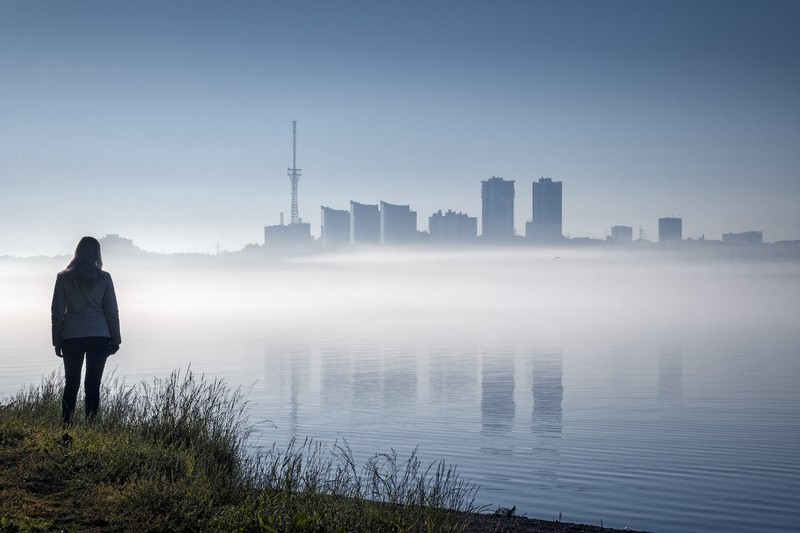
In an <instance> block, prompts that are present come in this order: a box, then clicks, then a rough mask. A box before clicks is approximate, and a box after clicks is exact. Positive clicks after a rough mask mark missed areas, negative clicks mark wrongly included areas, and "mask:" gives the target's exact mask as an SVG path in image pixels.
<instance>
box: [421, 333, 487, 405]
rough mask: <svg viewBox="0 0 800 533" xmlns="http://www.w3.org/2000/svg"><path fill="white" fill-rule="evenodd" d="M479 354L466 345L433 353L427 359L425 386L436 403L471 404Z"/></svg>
mask: <svg viewBox="0 0 800 533" xmlns="http://www.w3.org/2000/svg"><path fill="white" fill-rule="evenodd" d="M477 377H478V352H477V351H476V350H475V349H472V348H470V347H467V346H463V347H462V346H459V345H456V346H452V347H449V348H440V349H437V350H434V351H432V352H431V354H430V358H429V370H428V384H429V388H430V394H431V399H432V400H433V401H434V402H435V403H437V404H443V405H451V404H456V405H457V404H461V405H465V404H471V403H472V402H473V401H475V400H476V399H477V396H478V379H477Z"/></svg>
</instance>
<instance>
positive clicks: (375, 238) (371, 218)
mask: <svg viewBox="0 0 800 533" xmlns="http://www.w3.org/2000/svg"><path fill="white" fill-rule="evenodd" d="M380 242H381V215H380V211H378V205H377V204H374V205H373V204H360V203H358V202H353V201H352V200H351V201H350V244H378V243H380Z"/></svg>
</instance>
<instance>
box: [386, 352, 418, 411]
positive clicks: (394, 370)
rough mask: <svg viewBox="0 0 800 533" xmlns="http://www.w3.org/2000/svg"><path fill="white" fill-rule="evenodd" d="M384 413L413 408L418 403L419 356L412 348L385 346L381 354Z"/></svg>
mask: <svg viewBox="0 0 800 533" xmlns="http://www.w3.org/2000/svg"><path fill="white" fill-rule="evenodd" d="M381 356H382V360H383V365H382V366H383V368H382V374H383V375H382V384H383V390H382V400H383V409H384V411H392V410H396V409H402V410H407V409H411V408H413V406H414V404H415V403H416V401H417V356H416V349H415V348H414V347H412V346H403V345H390V346H385V347H384V348H383V350H382V353H381Z"/></svg>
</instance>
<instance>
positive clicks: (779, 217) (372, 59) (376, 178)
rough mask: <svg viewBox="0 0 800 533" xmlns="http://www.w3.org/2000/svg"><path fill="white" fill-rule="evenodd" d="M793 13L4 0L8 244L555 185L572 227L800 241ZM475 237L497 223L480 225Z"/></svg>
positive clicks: (252, 228) (195, 233)
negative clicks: (294, 195)
mask: <svg viewBox="0 0 800 533" xmlns="http://www.w3.org/2000/svg"><path fill="white" fill-rule="evenodd" d="M798 20H800V5H798V4H797V3H792V2H771V1H768V2H759V3H754V2H738V1H724V2H717V1H704V2H682V1H677V2H669V3H641V2H628V1H618V2H604V3H597V2H584V1H576V2H504V3H501V4H496V3H490V2H474V1H469V2H457V3H448V2H442V3H435V4H430V3H424V2H403V3H401V4H386V3H377V4H376V3H372V2H361V1H346V2H337V3H334V4H331V3H325V2H298V3H278V4H275V3H268V4H264V3H260V2H227V3H217V2H169V3H158V2H135V3H118V2H116V3H107V2H94V1H91V2H85V1H79V2H70V3H68V4H64V3H62V2H53V1H42V2H3V3H2V4H0V111H1V112H2V116H3V121H2V124H0V183H2V193H0V254H3V253H7V254H11V255H20V256H29V255H38V254H45V255H52V254H57V253H69V251H71V249H72V247H74V244H75V242H77V239H78V238H80V237H81V236H83V235H86V234H88V235H96V236H103V235H105V234H107V233H117V234H120V235H122V236H124V237H127V238H130V239H133V240H134V242H135V243H136V244H137V245H139V246H140V247H142V248H143V249H146V250H150V251H158V252H162V251H163V252H183V251H196V252H209V253H211V252H214V251H215V250H216V247H217V244H219V246H220V249H222V250H239V249H241V248H242V247H243V246H244V245H245V244H248V243H261V242H263V227H264V226H265V225H272V224H277V223H278V221H279V214H280V213H281V212H284V213H285V216H286V218H287V220H288V216H289V210H290V209H289V208H290V183H289V179H288V177H287V176H286V168H287V167H289V166H291V161H292V151H291V149H292V146H291V132H292V130H291V121H292V120H297V121H298V154H297V162H298V167H300V168H302V169H303V175H302V177H301V179H300V184H299V200H300V202H299V207H300V210H299V212H300V216H301V217H302V218H303V219H305V220H306V221H308V222H310V223H311V229H312V234H314V235H317V236H318V235H319V216H320V215H319V209H320V205H326V206H330V207H333V208H337V209H347V208H348V205H349V201H350V200H355V201H359V202H363V203H377V202H379V201H380V200H384V201H387V202H390V203H395V204H409V205H410V206H411V209H413V210H415V211H417V216H418V219H417V220H418V228H419V229H421V230H422V229H426V226H427V218H428V217H429V216H430V215H431V214H432V213H434V212H436V211H438V210H440V209H441V210H443V211H446V210H447V209H452V210H454V211H461V212H466V213H468V214H469V215H470V216H475V217H478V218H479V219H480V216H481V213H480V182H481V181H482V180H486V179H488V178H490V177H491V176H500V177H504V178H506V179H513V180H515V182H516V202H515V204H516V205H515V226H516V231H517V233H518V234H524V224H525V221H527V220H529V219H530V218H531V213H530V211H531V184H532V182H533V181H534V180H537V179H538V178H539V177H542V176H544V177H549V178H552V179H554V180H558V181H562V182H563V184H564V185H563V187H564V208H563V211H564V217H563V228H564V234H565V235H571V236H581V237H595V238H602V237H604V235H605V232H606V230H607V229H608V228H610V227H611V226H614V225H628V226H632V227H633V228H634V230H635V231H636V230H638V228H639V226H642V227H643V229H644V231H645V232H646V233H647V235H648V236H649V237H650V238H651V239H653V240H654V237H655V235H656V234H657V220H658V218H659V217H663V216H673V215H674V216H680V217H682V218H683V224H684V226H683V228H684V236H686V237H693V238H698V237H701V236H703V235H705V236H706V237H708V238H713V239H718V238H719V237H720V235H721V234H722V233H726V232H743V231H749V230H758V231H763V234H764V240H765V241H767V242H773V241H777V240H787V239H797V238H798V237H800V210H798V209H797V208H796V206H797V204H798V200H800V155H798V150H797V147H798V146H800V127H798V125H800V98H798V96H797V95H798V94H800V68H798V62H799V61H800V59H798V58H799V57H800V54H798V50H800V30H799V29H798V24H797V21H798ZM479 227H480V221H479Z"/></svg>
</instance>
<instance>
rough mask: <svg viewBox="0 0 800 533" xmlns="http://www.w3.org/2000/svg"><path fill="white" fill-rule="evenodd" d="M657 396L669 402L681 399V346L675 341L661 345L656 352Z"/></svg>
mask: <svg viewBox="0 0 800 533" xmlns="http://www.w3.org/2000/svg"><path fill="white" fill-rule="evenodd" d="M658 398H659V399H660V400H662V401H666V402H669V403H681V401H682V399H683V346H682V345H681V344H680V343H677V342H670V343H666V344H664V345H662V346H661V347H660V350H659V354H658Z"/></svg>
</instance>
